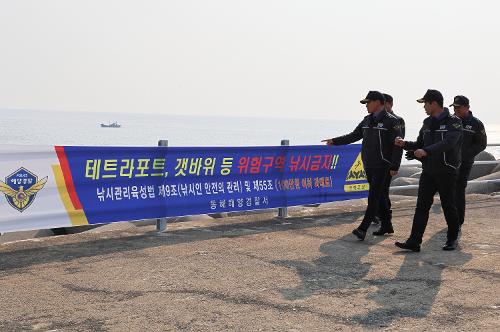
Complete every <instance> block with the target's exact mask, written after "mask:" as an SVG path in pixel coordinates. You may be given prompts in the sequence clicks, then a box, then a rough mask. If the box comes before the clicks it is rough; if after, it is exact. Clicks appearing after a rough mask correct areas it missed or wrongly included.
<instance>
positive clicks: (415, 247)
mask: <svg viewBox="0 0 500 332" xmlns="http://www.w3.org/2000/svg"><path fill="white" fill-rule="evenodd" d="M394 244H395V245H396V247H398V248H401V249H406V250H411V251H413V252H419V251H420V245H419V244H413V243H408V241H406V242H396V243H394Z"/></svg>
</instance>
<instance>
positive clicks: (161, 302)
mask: <svg viewBox="0 0 500 332" xmlns="http://www.w3.org/2000/svg"><path fill="white" fill-rule="evenodd" d="M469 202H470V203H469V206H468V211H467V217H466V219H467V220H466V225H465V226H464V231H463V235H462V238H461V242H460V250H457V251H454V252H444V251H443V250H441V246H442V245H443V244H444V242H445V230H446V225H445V222H444V218H443V215H442V212H441V211H440V208H439V206H435V207H434V208H433V209H432V211H431V216H430V221H429V225H428V228H427V231H426V234H425V239H424V241H425V242H424V244H423V247H422V252H420V253H403V252H401V251H399V250H398V249H397V248H396V247H395V246H394V241H396V240H404V239H406V237H407V236H408V234H409V231H410V227H411V219H412V216H413V209H414V204H415V203H414V199H408V200H404V201H401V202H399V203H397V204H394V205H395V209H394V224H395V229H396V234H395V235H394V236H389V237H374V236H372V235H369V236H367V239H366V241H365V242H359V241H357V240H355V239H354V237H353V236H352V235H351V234H350V232H351V230H352V229H353V228H354V227H355V226H356V225H357V223H358V222H359V220H360V218H361V217H362V211H363V209H364V202H360V201H358V202H354V203H353V202H351V203H348V204H338V205H328V206H322V207H320V208H302V209H294V210H292V211H291V214H292V217H291V218H288V219H286V220H278V219H275V218H273V214H259V215H253V216H236V217H230V218H223V219H206V218H202V219H201V220H194V221H187V222H183V223H174V224H171V225H169V229H168V231H167V232H166V233H165V234H162V235H158V234H156V233H155V232H154V226H152V225H149V226H148V225H146V226H141V227H137V226H133V227H132V226H130V225H128V226H126V227H124V226H116V227H115V228H113V227H109V228H105V227H107V226H105V227H102V229H101V230H99V231H96V229H94V230H92V231H89V232H86V233H80V234H74V235H67V236H57V237H46V238H37V239H30V240H24V241H14V242H8V243H3V244H1V245H0V330H2V331H26V330H27V331H30V330H36V331H171V330H175V331H183V330H186V331H225V330H231V331H329V330H372V329H382V330H413V331H423V330H440V331H441V330H450V331H451V330H453V331H455V330H462V331H471V330H491V331H494V330H496V331H498V330H500V318H499V314H500V217H499V215H500V197H498V196H497V197H491V196H480V195H476V196H471V197H469ZM117 225H118V224H117ZM372 229H375V227H373V226H372Z"/></svg>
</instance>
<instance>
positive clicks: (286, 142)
mask: <svg viewBox="0 0 500 332" xmlns="http://www.w3.org/2000/svg"><path fill="white" fill-rule="evenodd" d="M289 145H290V140H287V139H282V140H281V146H289ZM278 218H279V219H285V218H288V208H287V207H281V208H279V209H278Z"/></svg>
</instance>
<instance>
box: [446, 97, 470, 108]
mask: <svg viewBox="0 0 500 332" xmlns="http://www.w3.org/2000/svg"><path fill="white" fill-rule="evenodd" d="M452 106H457V107H459V106H469V98H467V97H466V96H456V97H455V98H453V104H451V105H450V107H452Z"/></svg>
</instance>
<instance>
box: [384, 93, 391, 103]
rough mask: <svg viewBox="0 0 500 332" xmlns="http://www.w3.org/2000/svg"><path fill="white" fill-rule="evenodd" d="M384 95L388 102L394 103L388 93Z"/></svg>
mask: <svg viewBox="0 0 500 332" xmlns="http://www.w3.org/2000/svg"><path fill="white" fill-rule="evenodd" d="M383 95H384V99H385V101H386V102H388V103H392V101H393V99H392V96H391V95H388V94H387V93H383Z"/></svg>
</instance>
